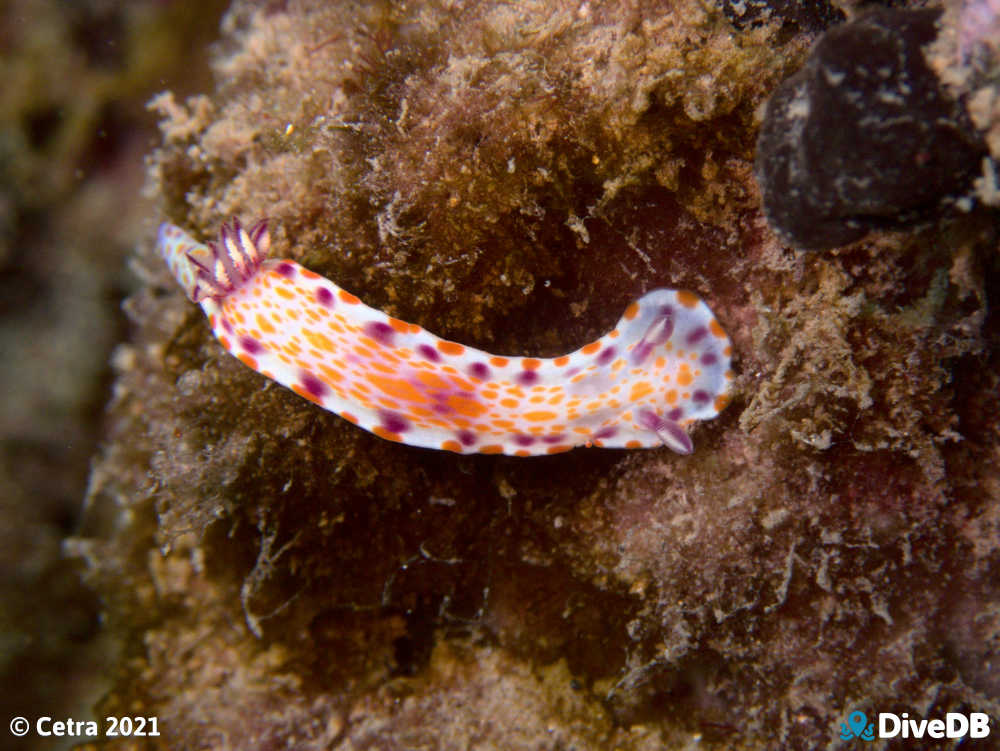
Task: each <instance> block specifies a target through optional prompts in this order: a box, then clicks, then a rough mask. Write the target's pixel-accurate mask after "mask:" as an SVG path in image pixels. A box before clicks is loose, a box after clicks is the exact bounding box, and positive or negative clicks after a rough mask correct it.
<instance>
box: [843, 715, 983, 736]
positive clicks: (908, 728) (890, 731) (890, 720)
mask: <svg viewBox="0 0 1000 751" xmlns="http://www.w3.org/2000/svg"><path fill="white" fill-rule="evenodd" d="M989 734H990V716H989V715H988V714H986V713H985V712H969V713H968V714H965V713H963V712H948V713H947V714H946V715H945V716H944V719H943V720H942V719H940V718H938V719H933V720H928V719H923V718H920V719H914V718H912V717H910V715H909V714H908V713H907V712H903V713H902V714H893V713H892V712H879V713H878V718H877V722H869V721H868V716H867V715H866V714H865V713H864V712H860V711H858V710H855V711H853V712H851V713H850V714H849V715H847V719H846V722H842V723H840V740H842V741H849V740H854V739H857V740H860V741H873V740H875V739H876V738H970V739H978V738H985V737H987V736H988V735H989Z"/></svg>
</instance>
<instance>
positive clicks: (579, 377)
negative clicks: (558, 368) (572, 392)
mask: <svg viewBox="0 0 1000 751" xmlns="http://www.w3.org/2000/svg"><path fill="white" fill-rule="evenodd" d="M585 377H586V376H584V375H583V373H580V375H575V376H573V377H572V378H570V379H569V380H570V381H571V382H572V383H579V382H580V381H582V380H583V379H584V378H585Z"/></svg>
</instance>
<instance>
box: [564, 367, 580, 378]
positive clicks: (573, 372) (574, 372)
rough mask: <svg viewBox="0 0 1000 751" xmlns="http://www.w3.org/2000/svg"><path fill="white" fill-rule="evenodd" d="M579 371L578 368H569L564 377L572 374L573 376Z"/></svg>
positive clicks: (570, 376)
mask: <svg viewBox="0 0 1000 751" xmlns="http://www.w3.org/2000/svg"><path fill="white" fill-rule="evenodd" d="M579 372H580V368H570V369H569V370H567V371H566V377H567V378H572V377H573V376H575V375H576V374H577V373H579Z"/></svg>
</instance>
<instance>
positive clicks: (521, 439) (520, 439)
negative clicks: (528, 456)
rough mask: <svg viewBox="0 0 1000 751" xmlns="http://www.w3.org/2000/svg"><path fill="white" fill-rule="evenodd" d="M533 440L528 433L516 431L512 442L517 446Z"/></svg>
mask: <svg viewBox="0 0 1000 751" xmlns="http://www.w3.org/2000/svg"><path fill="white" fill-rule="evenodd" d="M534 442H535V439H534V437H533V436H530V435H524V434H523V433H518V434H517V435H516V436H514V443H516V444H517V445H518V446H530V445H531V444H533V443H534Z"/></svg>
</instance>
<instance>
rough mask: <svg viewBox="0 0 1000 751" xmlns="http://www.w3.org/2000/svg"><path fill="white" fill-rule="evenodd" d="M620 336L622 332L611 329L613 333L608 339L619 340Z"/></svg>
mask: <svg viewBox="0 0 1000 751" xmlns="http://www.w3.org/2000/svg"><path fill="white" fill-rule="evenodd" d="M619 336H621V332H619V331H618V329H611V331H609V332H608V333H607V337H608V339H617V338H618V337H619Z"/></svg>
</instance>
